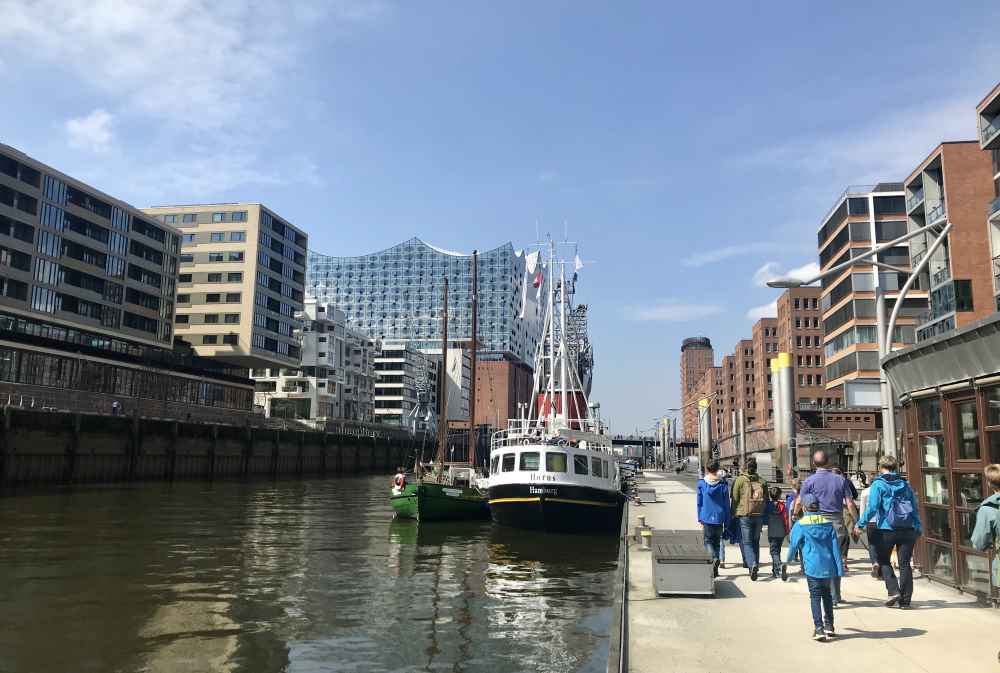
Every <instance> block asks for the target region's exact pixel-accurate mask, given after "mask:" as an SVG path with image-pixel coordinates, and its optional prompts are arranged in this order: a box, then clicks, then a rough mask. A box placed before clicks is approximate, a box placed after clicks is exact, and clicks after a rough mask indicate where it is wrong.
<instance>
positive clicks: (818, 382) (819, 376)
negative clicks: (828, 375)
mask: <svg viewBox="0 0 1000 673" xmlns="http://www.w3.org/2000/svg"><path fill="white" fill-rule="evenodd" d="M816 385H818V386H821V385H823V375H822V374H817V375H816Z"/></svg>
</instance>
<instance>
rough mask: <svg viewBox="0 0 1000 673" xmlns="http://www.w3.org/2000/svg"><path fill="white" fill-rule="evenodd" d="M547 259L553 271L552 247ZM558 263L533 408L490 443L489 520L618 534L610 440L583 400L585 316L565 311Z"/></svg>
mask: <svg viewBox="0 0 1000 673" xmlns="http://www.w3.org/2000/svg"><path fill="white" fill-rule="evenodd" d="M549 258H550V263H549V266H548V268H549V270H550V271H551V270H553V269H554V268H555V266H556V264H557V262H556V261H555V245H554V244H552V243H550V244H549ZM558 264H559V265H560V266H561V267H562V268H561V270H560V279H559V281H558V283H556V282H549V283H548V288H547V291H548V311H547V317H546V320H545V328H544V332H543V338H542V342H541V343H540V344H539V348H538V352H537V354H536V358H535V381H534V393H533V398H534V404H532V405H531V410H530V413H529V414H528V417H527V418H520V419H512V420H510V421H509V422H508V427H507V429H506V430H501V431H499V432H496V433H494V435H493V437H492V441H491V448H490V475H489V479H488V480H487V484H488V486H489V505H490V514H491V516H492V518H493V520H494V521H495V522H496V523H498V524H502V525H507V526H515V527H519V528H530V529H539V530H547V531H555V532H574V533H591V534H606V533H611V534H617V533H618V531H619V527H620V525H621V516H622V509H623V504H624V497H623V495H622V491H621V482H620V477H619V474H618V466H617V463H616V462H615V455H614V453H613V452H612V449H611V440H610V438H609V437H608V436H607V435H606V434H605V432H604V428H603V426H602V423H601V420H600V418H599V415H598V414H597V413H596V409H597V405H594V407H593V408H591V407H590V405H589V404H588V401H587V394H588V393H589V382H590V366H591V359H590V358H591V352H590V344H589V342H588V340H587V337H586V322H585V320H586V313H585V310H586V309H585V307H583V308H584V310H583V312H581V311H580V310H578V309H574V308H573V307H572V306H571V305H570V302H571V298H572V295H573V284H575V282H574V283H573V284H567V281H566V271H565V265H566V263H565V262H558ZM574 281H575V279H574ZM581 321H582V324H581ZM584 382H586V384H585V383H584Z"/></svg>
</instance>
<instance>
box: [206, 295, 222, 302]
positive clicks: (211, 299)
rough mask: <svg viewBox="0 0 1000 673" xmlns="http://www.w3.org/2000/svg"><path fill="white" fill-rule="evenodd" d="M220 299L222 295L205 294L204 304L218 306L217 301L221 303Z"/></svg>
mask: <svg viewBox="0 0 1000 673" xmlns="http://www.w3.org/2000/svg"><path fill="white" fill-rule="evenodd" d="M221 299H222V295H221V294H206V295H205V302H206V303H209V304H218V303H219V301H221Z"/></svg>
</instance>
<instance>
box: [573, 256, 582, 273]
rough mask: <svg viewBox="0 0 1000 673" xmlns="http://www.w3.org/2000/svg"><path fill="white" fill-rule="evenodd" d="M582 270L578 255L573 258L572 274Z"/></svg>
mask: <svg viewBox="0 0 1000 673" xmlns="http://www.w3.org/2000/svg"><path fill="white" fill-rule="evenodd" d="M582 268H583V260H582V259H580V255H576V256H574V257H573V272H574V273H576V272H577V271H579V270H580V269H582Z"/></svg>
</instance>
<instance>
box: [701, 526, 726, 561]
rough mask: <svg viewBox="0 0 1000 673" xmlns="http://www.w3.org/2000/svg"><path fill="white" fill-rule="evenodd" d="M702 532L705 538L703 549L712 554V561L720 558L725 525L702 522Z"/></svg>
mask: <svg viewBox="0 0 1000 673" xmlns="http://www.w3.org/2000/svg"><path fill="white" fill-rule="evenodd" d="M701 525H702V534H703V535H704V538H705V551H707V552H708V553H709V554H711V555H712V560H713V561H718V560H720V558H721V556H720V551H721V550H720V547H721V546H722V533H723V531H725V529H726V527H725V526H723V525H722V524H713V523H703V524H701Z"/></svg>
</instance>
